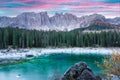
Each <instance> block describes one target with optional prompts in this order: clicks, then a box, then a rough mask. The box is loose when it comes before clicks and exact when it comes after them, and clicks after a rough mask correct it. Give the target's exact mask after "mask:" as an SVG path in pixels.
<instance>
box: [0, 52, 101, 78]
mask: <svg viewBox="0 0 120 80" xmlns="http://www.w3.org/2000/svg"><path fill="white" fill-rule="evenodd" d="M102 58H103V55H99V54H94V55H93V54H65V53H58V54H50V55H42V56H39V57H36V58H34V59H31V60H30V61H28V62H23V63H19V64H14V65H13V64H12V65H6V66H0V80H53V78H54V77H60V76H62V75H63V74H64V72H65V71H66V70H67V69H68V68H69V67H70V66H71V65H73V64H75V63H77V62H80V61H85V62H86V63H87V64H88V65H89V66H90V67H91V68H92V69H93V72H94V73H95V74H100V70H99V68H98V67H96V64H95V61H99V62H101V61H102ZM18 75H20V77H19V76H18Z"/></svg>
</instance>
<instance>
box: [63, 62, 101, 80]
mask: <svg viewBox="0 0 120 80" xmlns="http://www.w3.org/2000/svg"><path fill="white" fill-rule="evenodd" d="M62 80H102V79H101V78H100V77H98V76H95V75H94V73H93V72H92V70H91V69H90V68H89V67H88V66H87V64H86V63H84V62H79V63H76V64H75V65H73V66H72V67H71V68H70V69H68V71H67V72H66V73H65V74H64V76H63V77H62Z"/></svg>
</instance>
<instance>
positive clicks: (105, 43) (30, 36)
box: [0, 27, 120, 48]
mask: <svg viewBox="0 0 120 80" xmlns="http://www.w3.org/2000/svg"><path fill="white" fill-rule="evenodd" d="M9 45H12V46H13V47H14V48H28V47H30V48H31V47H96V46H98V47H99V46H100V47H120V32H116V31H114V32H111V31H109V32H101V33H83V32H81V31H80V30H74V31H69V32H63V31H59V32H56V31H37V30H25V29H18V28H10V27H8V28H0V48H7V47H8V46H9Z"/></svg>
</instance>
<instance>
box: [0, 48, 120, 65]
mask: <svg viewBox="0 0 120 80" xmlns="http://www.w3.org/2000/svg"><path fill="white" fill-rule="evenodd" d="M113 51H120V48H118V47H111V48H104V47H101V48H92V47H86V48H79V47H74V48H31V49H27V48H25V49H19V50H17V49H11V50H9V51H7V49H3V50H0V64H9V63H13V62H16V61H20V60H25V59H26V60H27V59H31V58H34V57H37V56H41V55H49V54H56V53H67V54H98V55H100V54H101V55H109V54H112V52H113Z"/></svg>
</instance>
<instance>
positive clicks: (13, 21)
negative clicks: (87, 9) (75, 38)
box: [0, 12, 120, 30]
mask: <svg viewBox="0 0 120 80" xmlns="http://www.w3.org/2000/svg"><path fill="white" fill-rule="evenodd" d="M98 23H99V24H100V25H104V24H110V25H111V24H112V26H114V25H117V26H118V25H120V17H117V18H113V19H106V18H105V17H104V16H103V15H100V14H92V15H88V16H82V17H77V16H75V15H73V14H70V13H64V14H63V13H56V14H55V15H53V16H52V17H49V15H48V14H47V12H40V13H35V12H25V13H22V14H20V15H18V16H16V17H14V18H10V17H0V27H8V26H12V27H20V28H25V29H37V30H66V29H68V30H73V29H76V28H84V27H89V26H90V25H91V24H98Z"/></svg>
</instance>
